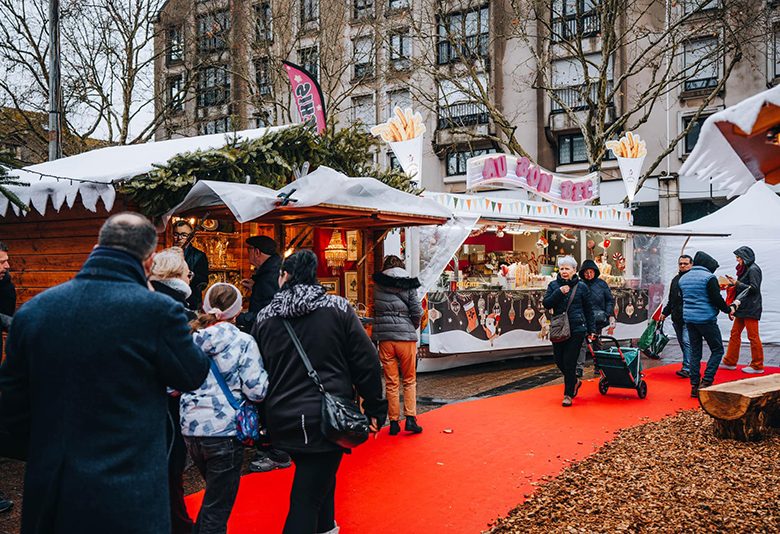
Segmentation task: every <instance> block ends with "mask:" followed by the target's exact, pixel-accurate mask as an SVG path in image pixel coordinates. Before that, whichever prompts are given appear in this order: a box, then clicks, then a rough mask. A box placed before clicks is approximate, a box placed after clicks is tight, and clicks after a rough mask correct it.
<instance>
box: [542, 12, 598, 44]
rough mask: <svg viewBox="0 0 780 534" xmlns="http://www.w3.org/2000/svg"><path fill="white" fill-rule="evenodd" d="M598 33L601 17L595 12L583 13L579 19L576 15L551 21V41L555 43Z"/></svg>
mask: <svg viewBox="0 0 780 534" xmlns="http://www.w3.org/2000/svg"><path fill="white" fill-rule="evenodd" d="M600 31H601V17H600V16H599V14H598V12H596V11H591V12H590V13H583V14H582V15H580V16H579V18H578V17H577V15H568V16H566V17H562V18H558V19H553V21H552V40H553V41H556V42H560V41H569V40H571V39H576V38H578V37H590V36H593V35H596V34H597V33H599V32H600Z"/></svg>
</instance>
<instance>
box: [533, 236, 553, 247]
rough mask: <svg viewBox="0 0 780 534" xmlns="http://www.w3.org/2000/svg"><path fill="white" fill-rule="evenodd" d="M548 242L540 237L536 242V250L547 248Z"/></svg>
mask: <svg viewBox="0 0 780 534" xmlns="http://www.w3.org/2000/svg"><path fill="white" fill-rule="evenodd" d="M549 244H550V242H549V241H547V238H546V237H544V236H542V237H540V238H539V239H538V240H537V241H536V246H537V248H547V245H549Z"/></svg>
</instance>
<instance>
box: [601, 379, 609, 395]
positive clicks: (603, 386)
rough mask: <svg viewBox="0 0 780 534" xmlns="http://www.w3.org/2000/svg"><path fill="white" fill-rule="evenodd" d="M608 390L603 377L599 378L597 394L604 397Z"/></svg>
mask: <svg viewBox="0 0 780 534" xmlns="http://www.w3.org/2000/svg"><path fill="white" fill-rule="evenodd" d="M608 390H609V384H608V383H607V381H606V379H605V378H604V377H601V378H600V379H599V393H601V394H602V395H606V394H607V391H608Z"/></svg>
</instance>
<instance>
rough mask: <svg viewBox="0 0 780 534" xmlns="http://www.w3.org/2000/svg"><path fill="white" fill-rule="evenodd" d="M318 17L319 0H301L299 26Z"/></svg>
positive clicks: (314, 20)
mask: <svg viewBox="0 0 780 534" xmlns="http://www.w3.org/2000/svg"><path fill="white" fill-rule="evenodd" d="M319 19H320V0H301V26H305V25H306V24H308V23H310V22H317V21H318V20H319Z"/></svg>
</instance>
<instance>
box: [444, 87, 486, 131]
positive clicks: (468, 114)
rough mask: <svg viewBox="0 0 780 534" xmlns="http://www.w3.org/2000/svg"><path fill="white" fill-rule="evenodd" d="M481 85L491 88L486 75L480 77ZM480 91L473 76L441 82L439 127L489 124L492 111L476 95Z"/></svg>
mask: <svg viewBox="0 0 780 534" xmlns="http://www.w3.org/2000/svg"><path fill="white" fill-rule="evenodd" d="M479 85H481V86H482V88H484V89H488V88H489V86H488V81H487V78H486V77H485V76H484V75H482V76H480V77H479ZM479 92H480V91H479V88H478V87H477V81H476V80H474V79H472V78H464V79H460V80H442V81H441V82H439V120H438V125H437V127H438V129H440V130H443V129H447V128H458V127H463V126H475V125H478V124H487V123H488V121H489V119H490V113H489V112H488V110H487V107H486V106H485V104H483V103H482V102H480V101H479V100H478V99H476V97H475V96H474V95H477V94H479Z"/></svg>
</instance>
